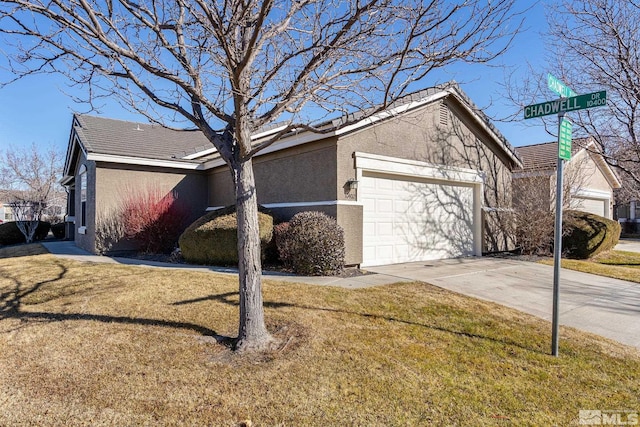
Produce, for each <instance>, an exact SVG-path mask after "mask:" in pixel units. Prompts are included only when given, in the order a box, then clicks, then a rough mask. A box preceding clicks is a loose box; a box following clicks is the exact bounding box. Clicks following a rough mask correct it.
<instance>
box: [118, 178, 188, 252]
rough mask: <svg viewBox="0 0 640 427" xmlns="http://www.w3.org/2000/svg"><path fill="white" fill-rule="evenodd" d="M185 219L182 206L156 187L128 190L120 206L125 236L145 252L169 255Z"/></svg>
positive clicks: (185, 210) (172, 195)
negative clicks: (135, 242)
mask: <svg viewBox="0 0 640 427" xmlns="http://www.w3.org/2000/svg"><path fill="white" fill-rule="evenodd" d="M187 217H188V211H187V209H186V207H185V206H184V204H183V203H181V202H180V201H179V200H178V199H177V198H176V196H175V195H174V194H173V193H169V194H166V195H164V194H163V192H162V191H161V190H160V188H159V187H153V186H152V187H147V188H144V189H143V190H140V191H130V192H128V194H127V195H126V196H125V198H124V200H123V203H122V213H121V219H122V225H123V227H124V235H125V237H127V238H129V239H132V240H135V241H137V242H138V243H139V244H140V248H141V250H142V251H144V252H148V253H169V252H171V251H172V250H173V249H174V248H175V245H176V242H177V240H178V236H180V233H181V232H182V230H183V229H184V226H185V221H186V219H187ZM111 225H113V224H111Z"/></svg>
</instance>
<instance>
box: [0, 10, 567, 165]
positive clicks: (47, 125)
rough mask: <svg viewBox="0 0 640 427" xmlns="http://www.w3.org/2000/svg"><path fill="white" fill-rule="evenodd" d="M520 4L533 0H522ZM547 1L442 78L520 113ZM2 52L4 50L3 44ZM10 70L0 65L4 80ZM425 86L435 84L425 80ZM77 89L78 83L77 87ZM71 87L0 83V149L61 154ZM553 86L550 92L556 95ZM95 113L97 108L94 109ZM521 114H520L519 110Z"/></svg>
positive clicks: (536, 135) (523, 131) (516, 141)
mask: <svg viewBox="0 0 640 427" xmlns="http://www.w3.org/2000/svg"><path fill="white" fill-rule="evenodd" d="M520 3H521V5H520V6H521V7H522V6H523V5H527V6H528V5H529V3H530V1H529V0H521V1H520ZM544 14H545V11H544V3H542V2H540V3H536V4H535V5H534V6H533V7H532V8H531V9H530V10H529V11H528V12H527V14H526V17H525V30H524V31H523V32H522V33H521V34H519V35H518V36H517V37H516V39H515V41H514V44H513V46H512V47H511V49H510V50H509V51H508V52H507V53H506V54H504V55H503V56H502V57H500V58H499V59H498V60H497V61H496V62H494V63H493V64H491V66H480V65H469V66H466V65H464V66H458V67H449V68H447V69H446V70H442V71H441V73H440V74H439V75H438V76H437V79H438V82H442V81H447V80H451V79H453V80H456V81H458V82H459V83H460V85H461V87H462V89H463V91H464V92H465V93H466V94H467V95H468V96H469V98H471V100H472V101H473V102H474V103H475V104H476V105H477V106H478V107H480V108H483V109H485V108H486V112H487V113H488V115H489V116H491V117H505V116H509V115H512V114H515V113H518V111H517V107H515V106H513V105H509V104H508V103H506V102H505V101H504V97H503V95H504V88H503V87H504V85H505V69H509V70H515V76H516V81H517V78H518V77H519V78H521V79H524V78H526V77H533V76H527V73H530V70H529V67H528V64H537V66H538V69H537V70H536V72H537V73H538V74H539V76H538V77H539V78H540V79H546V74H547V73H548V72H551V73H553V69H552V67H551V68H550V67H549V66H547V65H545V64H544V46H543V42H542V36H541V34H542V33H544V32H545V30H546V27H547V24H546V19H545V15H544ZM0 55H2V50H1V47H0ZM10 78H11V75H10V74H9V73H8V72H7V71H6V70H3V69H0V82H2V81H6V80H8V79H10ZM425 86H431V84H429V83H428V82H425ZM73 90H75V89H73ZM73 90H70V89H69V88H68V87H67V85H66V82H65V80H64V78H63V77H62V76H59V75H36V76H30V77H27V78H25V79H22V80H19V81H18V82H16V83H13V84H11V85H8V86H5V87H4V88H0V151H3V150H5V149H8V148H12V147H17V148H20V147H26V146H29V145H31V144H32V143H34V144H35V145H36V146H37V147H38V148H39V149H42V150H46V149H48V148H51V147H53V148H54V149H56V150H58V151H60V152H61V153H62V155H64V152H65V151H66V147H67V143H68V139H69V133H70V130H71V119H72V116H73V113H74V112H78V113H88V112H89V111H88V109H87V106H86V105H82V104H78V103H76V102H74V100H73V99H72V98H71V97H70V96H69V95H67V94H66V93H68V92H70V91H71V92H73ZM556 98H557V96H556V95H553V94H552V93H551V92H549V93H548V98H546V99H540V100H539V101H537V102H543V101H547V100H552V99H556ZM91 114H96V113H95V112H92V113H91ZM99 115H101V116H104V117H109V118H115V119H123V120H131V121H140V122H147V120H146V119H145V118H144V117H142V116H138V115H135V114H133V113H130V112H128V111H126V110H125V109H124V108H123V107H122V106H120V105H119V104H117V103H115V102H113V103H104V104H103V105H102V106H101V108H100V112H99ZM519 117H522V115H519ZM494 125H495V126H496V127H497V128H498V130H499V131H500V132H501V133H502V134H503V135H504V136H505V137H506V138H507V140H508V141H509V142H510V143H511V144H512V145H513V146H521V145H529V144H536V143H541V142H548V141H552V140H553V139H554V137H552V136H550V135H549V134H547V133H546V131H545V129H544V126H543V124H542V121H540V120H539V119H532V120H527V122H525V121H524V119H518V120H517V121H516V122H513V123H502V122H496V121H494Z"/></svg>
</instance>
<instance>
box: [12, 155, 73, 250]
mask: <svg viewBox="0 0 640 427" xmlns="http://www.w3.org/2000/svg"><path fill="white" fill-rule="evenodd" d="M60 163H61V162H60V156H59V155H58V153H57V152H56V151H55V150H53V149H49V150H47V151H46V152H44V153H43V152H40V151H38V149H37V148H36V146H35V144H32V145H31V146H30V147H29V148H26V149H22V150H20V149H15V148H12V149H7V150H6V151H5V152H4V153H3V156H2V165H1V166H0V188H2V191H1V194H0V196H1V198H3V199H4V200H6V201H7V203H8V204H9V206H10V207H11V209H12V211H13V214H14V218H15V221H16V223H17V225H18V228H19V229H20V231H21V232H22V233H23V234H24V237H25V240H26V241H27V243H30V242H32V241H33V236H34V234H35V231H36V228H37V226H38V222H39V221H40V220H41V219H42V216H43V215H44V214H46V213H47V212H48V210H50V209H51V207H52V206H54V205H55V204H56V202H58V203H59V201H60V200H61V199H62V197H61V193H64V191H63V190H62V187H61V186H60V185H59V184H58V183H57V176H58V173H59V171H60V169H61V167H60Z"/></svg>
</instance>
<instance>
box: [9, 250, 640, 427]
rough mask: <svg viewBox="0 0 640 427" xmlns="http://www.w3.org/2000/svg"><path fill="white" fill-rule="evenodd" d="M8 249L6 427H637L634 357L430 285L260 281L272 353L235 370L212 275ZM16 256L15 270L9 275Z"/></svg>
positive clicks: (222, 296)
mask: <svg viewBox="0 0 640 427" xmlns="http://www.w3.org/2000/svg"><path fill="white" fill-rule="evenodd" d="M38 247H39V246H38V245H34V246H31V247H30V248H31V249H23V250H22V253H20V254H16V253H15V251H16V248H6V249H0V349H2V350H1V351H0V366H2V369H0V425H38V426H54V425H55V426H58V425H118V426H121V425H154V426H155V425H211V426H238V425H242V424H244V425H253V426H302V425H304V426H307V425H311V426H314V425H317V426H333V425H339V426H344V425H358V426H383V425H384V426H393V425H403V426H404V425H474V426H481V425H488V426H491V425H497V426H505V425H531V426H534V425H535V426H540V425H563V426H564V425H571V424H573V425H575V424H577V422H578V414H579V411H580V409H601V410H630V411H640V398H639V396H640V352H638V351H637V350H635V349H631V348H629V347H625V346H623V345H620V344H617V343H614V342H612V341H608V340H605V339H602V338H599V337H596V336H594V335H590V334H586V333H582V332H579V331H576V330H574V329H570V328H561V343H560V353H561V356H560V357H558V358H554V357H552V356H550V355H549V348H550V329H551V328H550V326H549V324H548V322H544V321H542V320H539V319H537V318H535V317H532V316H529V315H526V314H523V313H520V312H517V311H514V310H511V309H508V308H505V307H502V306H499V305H496V304H491V303H487V302H482V301H478V300H475V299H472V298H467V297H464V296H461V295H459V294H455V293H451V292H448V291H444V290H442V289H439V288H436V287H433V286H431V285H428V284H425V283H409V284H406V283H405V284H397V285H391V286H384V287H374V288H369V289H361V290H347V289H341V288H332V287H320V286H310V285H302V284H291V283H283V282H277V281H271V280H268V281H265V285H264V296H265V312H266V317H267V323H268V327H269V329H270V330H271V331H272V332H273V333H274V335H275V336H276V337H277V338H278V339H279V340H280V346H279V347H278V349H277V350H273V351H270V352H267V353H262V354H254V355H237V354H233V353H231V352H230V350H228V349H227V348H226V347H224V346H223V345H220V344H218V342H217V340H218V338H219V337H220V336H229V335H234V334H235V331H236V327H237V325H236V323H237V316H238V307H237V301H238V297H237V292H236V291H237V283H236V279H235V278H233V277H232V276H225V275H219V274H215V273H205V272H191V271H178V270H161V269H152V268H144V267H132V266H123V265H114V264H94V263H79V262H75V261H70V260H63V259H58V258H55V257H53V256H51V255H48V254H42V251H41V250H40V249H38ZM8 254H11V255H20V256H12V257H6V256H7V255H8Z"/></svg>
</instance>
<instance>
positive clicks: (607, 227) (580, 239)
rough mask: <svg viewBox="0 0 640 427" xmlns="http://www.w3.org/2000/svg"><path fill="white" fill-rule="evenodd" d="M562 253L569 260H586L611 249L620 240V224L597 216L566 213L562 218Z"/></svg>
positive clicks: (583, 213)
mask: <svg viewBox="0 0 640 427" xmlns="http://www.w3.org/2000/svg"><path fill="white" fill-rule="evenodd" d="M563 223H564V232H563V237H562V249H563V252H564V253H565V254H566V256H567V257H569V258H576V259H588V258H591V257H593V256H595V255H597V254H599V253H600V252H605V251H608V250H611V249H613V247H614V246H615V245H616V244H618V240H619V238H620V230H621V227H620V224H619V223H618V221H613V220H610V219H607V218H604V217H601V216H599V215H594V214H590V213H586V212H580V211H567V212H566V213H565V215H564V216H563Z"/></svg>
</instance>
